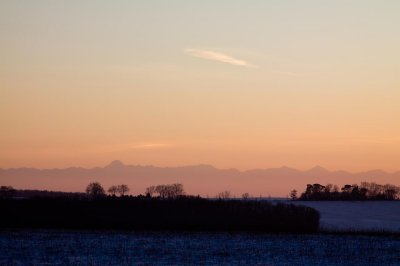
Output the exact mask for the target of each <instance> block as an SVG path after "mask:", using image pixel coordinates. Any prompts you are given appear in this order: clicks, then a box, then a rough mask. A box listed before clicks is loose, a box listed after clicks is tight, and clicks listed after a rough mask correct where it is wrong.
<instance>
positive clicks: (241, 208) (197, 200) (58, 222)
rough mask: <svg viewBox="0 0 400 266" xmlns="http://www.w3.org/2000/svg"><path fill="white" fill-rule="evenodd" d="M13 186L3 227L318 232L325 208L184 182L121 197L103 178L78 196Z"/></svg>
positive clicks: (0, 203)
mask: <svg viewBox="0 0 400 266" xmlns="http://www.w3.org/2000/svg"><path fill="white" fill-rule="evenodd" d="M111 188H113V187H111ZM12 190H13V189H12V188H9V187H2V188H1V192H2V193H3V192H4V195H7V197H2V198H0V213H1V214H2V218H1V219H0V228H63V229H129V230H196V231H197V230H206V231H221V230H222V231H237V230H245V231H261V232H294V233H300V232H316V231H317V230H318V227H319V213H318V212H317V211H316V210H314V209H312V208H310V207H305V206H295V205H292V204H271V203H269V202H258V201H251V200H233V199H230V200H224V199H225V198H224V197H221V198H220V199H219V200H208V199H203V198H201V197H194V196H187V195H185V193H184V189H183V185H182V184H169V185H158V186H151V187H149V188H147V189H146V195H139V196H123V195H124V193H126V190H125V189H124V191H121V192H120V195H121V196H120V197H116V196H115V194H116V193H117V192H115V191H114V190H110V189H109V193H110V194H111V195H109V196H107V195H106V192H105V190H104V188H103V187H102V186H101V184H100V183H97V182H94V183H90V184H89V185H88V186H87V188H86V193H75V194H76V196H73V197H71V195H70V194H71V193H65V194H48V195H51V196H47V197H46V196H39V197H26V198H16V197H13V196H10V195H11V194H6V193H8V192H9V191H12ZM114 192H115V194H114ZM50 193H51V192H50ZM72 194H73V195H75V194H74V193H72ZM41 195H44V194H41ZM54 195H58V196H57V197H56V196H54ZM246 196H247V195H246ZM246 198H247V197H246Z"/></svg>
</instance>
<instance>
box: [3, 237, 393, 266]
mask: <svg viewBox="0 0 400 266" xmlns="http://www.w3.org/2000/svg"><path fill="white" fill-rule="evenodd" d="M205 264H207V265H400V238H395V237H388V236H386V237H383V236H345V235H344V236H338V235H315V234H314V235H313V234H311V235H291V234H284V235H276V234H249V233H234V234H229V233H173V232H140V233H138V232H136V233H135V232H105V231H97V232H96V231H91V232H87V231H86V232H85V231H81V232H77V231H40V230H35V231H3V232H0V265H205Z"/></svg>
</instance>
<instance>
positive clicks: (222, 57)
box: [185, 48, 257, 68]
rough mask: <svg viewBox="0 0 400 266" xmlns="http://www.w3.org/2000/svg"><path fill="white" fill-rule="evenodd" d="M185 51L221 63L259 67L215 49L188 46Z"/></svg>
mask: <svg viewBox="0 0 400 266" xmlns="http://www.w3.org/2000/svg"><path fill="white" fill-rule="evenodd" d="M185 52H186V53H187V54H188V55H190V56H193V57H198V58H202V59H206V60H211V61H217V62H221V63H226V64H230V65H234V66H242V67H248V68H257V66H255V65H253V64H251V63H249V62H246V61H244V60H241V59H237V58H235V57H233V56H230V55H227V54H223V53H219V52H214V51H209V50H200V49H191V48H187V49H185Z"/></svg>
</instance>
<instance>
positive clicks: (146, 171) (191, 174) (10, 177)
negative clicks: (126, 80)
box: [0, 161, 400, 197]
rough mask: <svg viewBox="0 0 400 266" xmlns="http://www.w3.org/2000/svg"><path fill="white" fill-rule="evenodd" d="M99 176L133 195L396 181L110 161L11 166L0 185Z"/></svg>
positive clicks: (38, 185)
mask: <svg viewBox="0 0 400 266" xmlns="http://www.w3.org/2000/svg"><path fill="white" fill-rule="evenodd" d="M93 181H98V182H100V183H101V184H102V185H103V186H104V187H105V188H106V189H107V188H108V187H109V186H111V185H114V184H127V185H128V186H129V187H130V190H131V191H130V192H131V193H132V194H140V193H144V191H145V188H146V187H148V186H151V185H157V184H168V183H182V184H183V185H184V187H185V190H186V192H187V193H188V194H194V195H197V194H200V195H202V196H209V197H214V196H215V195H216V194H217V193H218V192H221V191H224V190H229V191H231V193H232V195H235V196H237V197H240V196H241V195H242V194H243V193H245V192H248V193H250V195H252V196H255V197H259V196H263V197H268V196H271V197H277V196H279V197H284V196H286V195H287V194H288V193H289V191H290V190H291V189H297V190H298V191H299V192H301V191H303V190H304V188H305V186H306V184H308V183H320V184H327V183H332V184H337V185H339V186H342V185H344V184H354V183H359V182H362V181H368V182H376V183H381V184H386V183H392V184H395V185H400V171H398V172H394V173H388V172H385V171H382V170H371V171H367V172H360V173H350V172H346V171H329V170H326V169H324V168H323V167H320V166H316V167H314V168H311V169H309V170H306V171H300V170H296V169H293V168H289V167H280V168H268V169H254V170H247V171H239V170H237V169H217V168H215V167H213V166H211V165H193V166H182V167H156V166H140V165H125V164H123V163H122V162H121V161H113V162H112V163H110V164H109V165H107V166H105V167H95V168H89V169H88V168H81V167H70V168H64V169H35V168H10V169H0V185H11V186H14V187H15V188H18V189H47V190H54V191H74V192H77V191H84V189H85V187H86V185H87V184H88V183H90V182H93Z"/></svg>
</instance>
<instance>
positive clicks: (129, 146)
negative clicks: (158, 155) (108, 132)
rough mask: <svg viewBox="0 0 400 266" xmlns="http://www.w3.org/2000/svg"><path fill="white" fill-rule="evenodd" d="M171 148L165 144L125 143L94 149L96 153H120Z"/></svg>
mask: <svg viewBox="0 0 400 266" xmlns="http://www.w3.org/2000/svg"><path fill="white" fill-rule="evenodd" d="M168 147H171V144H167V143H125V144H114V145H105V146H99V147H97V148H96V149H94V150H95V151H96V152H120V151H129V150H153V149H163V148H168Z"/></svg>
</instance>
